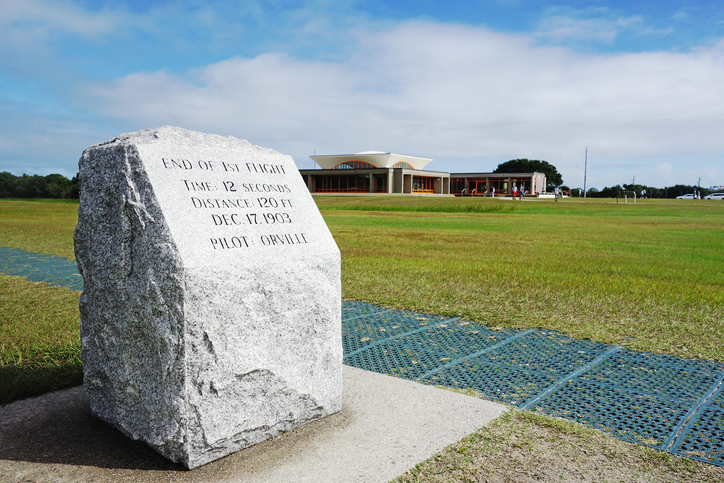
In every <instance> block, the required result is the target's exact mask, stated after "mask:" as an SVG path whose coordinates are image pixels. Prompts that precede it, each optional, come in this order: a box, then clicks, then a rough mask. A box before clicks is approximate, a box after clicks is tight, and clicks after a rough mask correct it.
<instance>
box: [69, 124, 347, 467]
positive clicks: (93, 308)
mask: <svg viewBox="0 0 724 483" xmlns="http://www.w3.org/2000/svg"><path fill="white" fill-rule="evenodd" d="M79 176H80V183H81V200H80V207H79V210H78V226H77V227H76V231H75V252H76V259H77V262H78V269H79V271H80V273H81V274H82V275H83V281H84V290H83V294H82V296H81V301H80V313H81V344H82V349H81V355H82V359H83V371H84V383H85V387H86V391H87V393H88V397H89V400H90V405H91V411H92V412H93V414H94V415H95V416H96V417H98V418H100V419H102V420H104V421H106V422H108V423H109V424H111V425H113V426H114V427H116V428H118V429H119V430H120V431H122V432H123V433H124V434H126V435H127V436H129V437H131V438H132V439H135V440H141V441H143V442H145V443H147V444H148V445H150V446H151V447H152V448H154V449H155V450H156V451H158V452H159V453H160V454H162V455H163V456H165V457H167V458H169V459H170V460H172V461H174V462H177V463H181V464H183V465H184V466H186V467H187V468H194V467H197V466H199V465H203V464H205V463H208V462H210V461H213V460H215V459H218V458H220V457H222V456H225V455H228V454H230V453H232V452H234V451H237V450H239V449H241V448H245V447H247V446H250V445H253V444H256V443H258V442H260V441H263V440H265V439H267V438H270V437H272V436H275V435H277V434H279V433H281V432H284V431H288V430H290V429H292V428H295V427H297V426H300V425H302V424H304V423H306V422H309V421H312V420H315V419H319V418H321V417H324V416H327V415H329V414H332V413H334V412H337V411H339V410H340V408H341V394H342V345H341V323H340V319H341V313H340V310H341V309H340V306H341V286H340V255H339V250H338V248H337V246H336V244H335V242H334V240H333V238H332V236H331V234H330V233H329V230H328V229H327V226H326V224H325V223H324V220H323V219H322V217H321V215H320V214H319V211H318V210H317V208H316V205H315V204H314V201H313V200H312V198H311V196H310V194H309V192H308V190H307V188H306V186H305V185H304V182H303V181H302V178H301V176H300V175H299V172H298V170H297V168H296V166H295V165H294V162H293V160H292V159H291V157H289V156H284V155H281V154H279V153H276V152H274V151H272V150H268V149H264V148H260V147H258V146H253V145H251V144H249V143H248V142H247V141H244V140H240V139H236V138H232V137H221V136H216V135H207V134H201V133H197V132H191V131H186V130H183V129H180V128H175V127H168V126H166V127H162V128H158V129H148V130H144V131H138V132H135V133H130V134H124V135H121V136H119V137H117V138H115V139H113V140H111V141H107V142H104V143H101V144H98V145H95V146H92V147H90V148H88V149H86V150H85V151H84V152H83V156H82V157H81V159H80V161H79Z"/></svg>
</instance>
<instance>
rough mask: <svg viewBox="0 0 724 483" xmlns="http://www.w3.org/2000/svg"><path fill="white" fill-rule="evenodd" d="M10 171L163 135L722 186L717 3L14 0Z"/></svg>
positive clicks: (3, 139) (2, 46)
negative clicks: (146, 132)
mask: <svg viewBox="0 0 724 483" xmlns="http://www.w3.org/2000/svg"><path fill="white" fill-rule="evenodd" d="M0 12H2V13H0V171H10V172H11V173H13V174H16V175H19V174H22V173H27V174H43V175H44V174H50V173H61V174H64V175H66V176H72V175H74V174H75V173H76V171H77V160H78V158H79V157H80V154H81V153H82V151H83V149H85V148H86V147H88V146H90V145H92V144H95V143H98V142H101V141H104V140H107V139H110V138H112V137H114V136H116V135H118V134H120V133H123V132H130V131H136V130H139V129H145V128H150V127H157V126H161V125H166V124H169V125H176V126H181V127H184V128H187V129H192V130H198V131H202V132H210V133H217V134H222V135H232V136H237V137H240V138H244V139H248V140H249V141H250V142H252V143H254V144H259V145H262V146H264V147H269V148H272V149H275V150H277V151H280V152H282V153H285V154H289V155H291V156H292V157H293V158H294V160H295V161H296V162H297V165H298V166H299V167H300V168H310V167H312V166H313V165H314V163H313V162H312V161H311V160H310V159H309V157H308V156H309V155H311V154H313V153H314V152H316V153H318V154H336V153H352V152H360V151H370V150H378V151H391V152H396V153H400V154H410V155H417V156H424V157H430V158H433V159H434V161H433V162H432V163H431V164H430V165H428V168H429V169H439V170H445V171H453V172H454V171H489V170H492V169H494V168H495V167H496V166H497V165H498V164H499V163H501V162H503V161H507V160H508V159H513V158H521V157H526V158H530V159H544V160H547V161H549V162H551V163H552V164H554V165H555V166H557V167H558V169H559V171H560V172H561V174H562V175H563V178H564V182H565V183H566V184H567V185H569V186H571V187H576V186H582V185H583V163H584V153H585V149H586V147H588V180H587V186H588V187H591V186H595V187H598V188H603V187H604V186H611V185H614V184H619V183H629V182H631V180H632V179H633V177H635V178H636V182H637V183H643V184H647V185H651V186H666V185H673V184H678V183H684V184H695V183H697V182H698V180H699V179H700V178H701V184H702V186H707V187H708V186H711V185H721V184H724V88H723V87H722V86H724V9H723V8H721V3H720V2H713V1H702V2H674V1H635V0H633V1H626V2H624V1H616V2H597V1H588V2H587V1H577V2H570V1H569V2H565V1H564V2H542V1H526V0H497V1H496V0H479V1H454V0H451V1H447V2H440V1H432V0H417V1H413V0H406V1H399V0H398V1H351V0H336V1H332V0H330V1H317V2H312V1H309V2H304V1H284V0H279V1H275V0H268V1H253V0H247V1H243V0H242V1H236V2H231V1H203V2H202V1H183V0H178V1H169V2H149V1H143V2H142V1H128V2H123V1H113V2H110V1H46V0H0Z"/></svg>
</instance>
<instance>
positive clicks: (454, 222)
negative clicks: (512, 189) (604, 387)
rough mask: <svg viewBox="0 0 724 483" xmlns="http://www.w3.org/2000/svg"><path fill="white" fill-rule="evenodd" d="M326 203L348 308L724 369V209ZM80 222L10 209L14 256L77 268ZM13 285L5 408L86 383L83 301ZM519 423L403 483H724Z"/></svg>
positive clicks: (633, 449) (559, 429)
mask: <svg viewBox="0 0 724 483" xmlns="http://www.w3.org/2000/svg"><path fill="white" fill-rule="evenodd" d="M316 200H317V204H318V206H319V207H320V209H321V210H322V214H323V216H324V217H325V220H326V221H327V223H328V225H329V227H330V230H331V231H332V234H333V235H334V237H335V239H336V241H337V243H338V245H339V247H340V250H341V252H342V263H343V267H342V277H343V281H342V287H343V295H344V297H345V298H348V299H356V300H364V301H369V302H374V303H378V304H381V305H385V306H388V307H393V308H404V309H412V310H418V311H424V312H429V313H435V314H440V315H447V316H453V317H462V318H465V319H468V320H472V321H476V322H479V323H482V324H486V325H489V326H492V327H514V328H526V327H543V328H548V329H555V330H559V331H561V332H564V333H566V334H568V335H570V336H573V337H577V338H587V339H591V340H595V341H600V342H606V343H614V344H621V345H623V346H625V347H627V348H630V349H635V350H646V351H652V352H659V353H666V354H672V355H677V356H682V357H689V358H700V359H709V360H717V361H724V344H723V342H724V341H723V340H722V339H723V338H724V335H723V334H724V331H723V330H722V329H723V328H724V327H723V326H724V271H723V270H722V268H721V267H722V266H724V203H721V202H718V201H708V200H707V201H705V200H701V201H699V200H645V201H639V202H638V203H637V204H636V205H633V204H632V203H629V204H623V203H619V204H617V203H616V200H590V199H589V200H578V199H566V200H562V201H560V202H558V203H555V202H553V200H525V201H522V202H520V201H516V202H513V201H498V200H490V199H459V198H430V197H343V196H339V197H334V196H324V197H317V198H316ZM76 210H77V204H74V203H51V202H38V201H32V202H28V201H0V246H5V247H10V248H21V249H25V250H29V251H35V252H39V253H47V254H52V255H58V256H64V257H67V258H71V259H72V258H73V242H72V232H73V228H74V226H75V223H76ZM0 284H1V285H0V298H1V299H0V397H2V396H3V394H2V393H4V392H5V393H6V392H7V391H6V388H7V386H6V384H7V381H8V378H7V377H6V376H7V375H8V374H9V375H11V376H12V377H11V378H13V380H20V379H23V378H25V379H24V380H26V382H27V381H30V383H29V384H26V385H25V386H24V388H21V389H22V390H21V391H20V393H21V394H23V395H25V396H27V395H29V394H31V393H32V391H33V390H34V391H36V392H37V391H41V392H42V391H44V390H48V389H51V388H54V387H60V386H63V385H66V386H67V385H69V384H70V385H72V384H74V383H79V382H80V380H79V379H78V374H79V372H78V367H79V366H78V359H77V350H78V340H77V338H78V314H77V293H74V292H70V291H68V290H65V289H59V288H55V287H47V286H45V285H44V284H38V283H32V282H27V281H25V280H23V279H20V278H18V277H9V276H0ZM48 368H55V369H53V371H54V372H53V371H51V375H43V374H46V373H45V372H44V371H46V370H47V369H48ZM74 371H75V372H74ZM18 374H19V375H18ZM67 374H71V376H70V379H68V378H67ZM73 374H75V375H73ZM2 377H6V378H5V379H2ZM42 381H46V382H45V384H46V386H43V383H42ZM21 382H22V381H21ZM43 388H45V389H43ZM28 390H30V391H31V392H30V393H29V392H27V391H28ZM23 391H26V392H23ZM5 395H6V396H7V394H5ZM6 400H7V399H6ZM515 414H516V415H514V416H511V417H509V418H506V419H504V420H500V422H498V423H496V425H494V426H493V427H492V428H485V429H483V430H481V432H479V434H478V433H476V435H477V436H476V435H472V436H471V437H470V438H468V439H466V440H465V442H464V443H461V444H463V446H459V445H458V446H455V445H454V446H453V447H450V448H447V449H446V450H445V451H444V452H443V453H442V454H441V456H439V457H436V458H433V459H432V460H430V461H428V462H426V463H425V464H424V465H426V466H421V467H420V468H418V469H416V470H415V471H413V472H411V473H408V475H407V476H406V477H405V478H407V479H404V480H402V481H526V478H528V480H529V481H539V480H540V481H604V480H608V481H682V480H691V481H724V473H722V469H721V468H717V467H713V466H710V465H706V464H702V463H697V462H694V461H689V460H681V459H679V458H675V457H672V456H669V455H664V454H661V453H656V452H649V450H647V449H645V448H642V447H638V446H634V445H629V444H626V443H622V442H620V441H617V440H613V439H611V438H608V437H606V436H604V435H602V434H600V433H593V432H592V433H591V434H593V436H590V437H589V436H580V435H581V434H584V435H585V434H588V433H586V432H585V431H584V430H582V429H580V427H579V426H576V425H573V426H560V425H561V424H563V423H559V422H558V421H556V420H552V419H550V418H541V417H538V416H536V418H538V419H531V418H532V417H533V416H526V415H523V416H521V415H519V414H518V413H515ZM565 424H568V423H565ZM496 428H498V429H496ZM570 428H574V429H570ZM488 431H497V433H496V434H497V435H493V436H490V434H491V433H488ZM586 431H587V430H586ZM480 435H483V436H480ZM485 435H488V436H485ZM489 436H490V437H494V440H490V439H489ZM579 437H584V439H585V445H583V446H582V444H583V443H581V441H582V440H579V439H578V438H579ZM551 438H552V439H551ZM556 439H560V440H561V441H560V442H559V443H556V444H552V443H551V441H555V440H556ZM540 448H548V449H545V450H543V452H544V453H546V454H547V455H548V456H546V457H542V456H541V455H540V454H539V453H540V452H537V450H538V449H540ZM611 448H613V449H611ZM582 451H583V452H582ZM460 454H462V456H460ZM501 455H505V457H503V456H501ZM496 461H500V463H496ZM490 465H494V466H495V465H497V466H495V467H492V466H490ZM591 465H593V466H591ZM496 468H497V469H496ZM511 468H512V469H511ZM515 468H519V469H515ZM605 468H612V469H610V471H609V470H606V469H605ZM513 469H515V471H514V470H513ZM579 469H580V470H581V473H577V472H576V471H578V470H579ZM543 470H545V471H543ZM516 471H517V472H516ZM536 475H537V476H536ZM566 475H567V476H566ZM596 475H598V477H596ZM536 478H539V479H538V480H536Z"/></svg>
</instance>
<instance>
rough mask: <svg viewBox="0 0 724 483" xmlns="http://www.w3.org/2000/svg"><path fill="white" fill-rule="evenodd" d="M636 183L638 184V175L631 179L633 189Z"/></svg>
mask: <svg viewBox="0 0 724 483" xmlns="http://www.w3.org/2000/svg"><path fill="white" fill-rule="evenodd" d="M635 184H636V176H634V177H633V178H632V179H631V189H633V186H634V185H635Z"/></svg>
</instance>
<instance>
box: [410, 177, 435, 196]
mask: <svg viewBox="0 0 724 483" xmlns="http://www.w3.org/2000/svg"><path fill="white" fill-rule="evenodd" d="M412 192H413V193H434V192H435V178H429V177H427V176H413V177H412Z"/></svg>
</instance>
